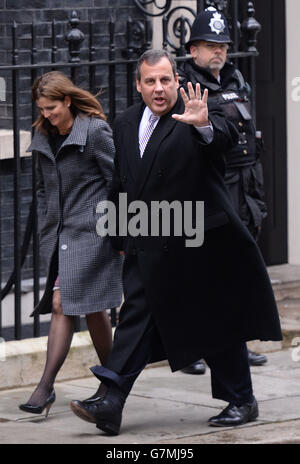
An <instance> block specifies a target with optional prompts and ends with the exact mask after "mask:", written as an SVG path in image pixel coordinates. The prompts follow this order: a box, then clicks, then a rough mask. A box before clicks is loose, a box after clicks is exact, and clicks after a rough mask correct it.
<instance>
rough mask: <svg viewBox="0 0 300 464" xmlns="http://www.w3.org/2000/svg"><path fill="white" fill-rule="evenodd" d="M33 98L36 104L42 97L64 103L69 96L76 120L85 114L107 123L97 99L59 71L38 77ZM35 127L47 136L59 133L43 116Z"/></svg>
mask: <svg viewBox="0 0 300 464" xmlns="http://www.w3.org/2000/svg"><path fill="white" fill-rule="evenodd" d="M31 96H32V99H33V101H35V102H36V101H37V100H38V99H39V98H41V97H45V98H49V99H50V100H60V101H64V99H65V97H66V96H69V97H70V98H71V105H70V111H71V113H72V114H73V116H74V118H75V117H76V116H77V115H78V114H85V115H88V116H92V117H96V118H100V119H103V120H104V121H106V116H105V114H104V112H103V109H102V106H101V104H100V103H99V101H98V100H97V98H96V97H94V96H93V95H92V94H91V93H90V92H88V91H87V90H83V89H81V88H80V87H77V86H76V85H74V84H73V82H72V81H71V80H70V79H69V78H68V77H67V76H65V75H64V74H63V73H61V72H59V71H51V72H48V73H46V74H43V75H42V76H40V77H38V78H37V79H36V80H35V82H34V84H33V86H32V89H31ZM33 126H34V127H36V129H37V130H38V131H40V132H42V133H43V134H45V135H48V134H56V133H57V128H56V127H54V126H52V125H51V124H50V122H49V121H48V119H46V118H44V116H43V115H42V114H41V115H40V116H39V117H38V118H37V120H36V121H35V122H34V124H33Z"/></svg>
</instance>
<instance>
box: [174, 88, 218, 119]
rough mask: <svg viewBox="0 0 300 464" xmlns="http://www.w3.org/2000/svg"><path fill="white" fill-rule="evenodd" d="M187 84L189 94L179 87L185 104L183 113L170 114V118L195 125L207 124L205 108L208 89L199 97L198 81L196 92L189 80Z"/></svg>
mask: <svg viewBox="0 0 300 464" xmlns="http://www.w3.org/2000/svg"><path fill="white" fill-rule="evenodd" d="M187 86H188V92H189V96H187V94H186V92H185V90H184V89H183V88H182V87H181V88H180V93H181V96H182V99H183V101H184V104H185V111H184V113H183V114H172V118H174V119H176V121H180V122H184V123H186V124H192V125H193V126H197V127H201V126H208V125H209V124H210V122H209V120H208V110H207V97H208V90H207V89H205V90H204V93H203V97H201V88H200V84H199V83H197V84H196V92H195V91H194V89H193V85H192V83H191V82H188V84H187Z"/></svg>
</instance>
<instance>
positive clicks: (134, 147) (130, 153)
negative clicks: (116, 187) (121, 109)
mask: <svg viewBox="0 0 300 464" xmlns="http://www.w3.org/2000/svg"><path fill="white" fill-rule="evenodd" d="M132 109H133V113H132V115H130V116H131V118H130V120H128V121H126V131H128V134H126V141H127V143H128V146H127V147H124V148H125V150H124V151H125V153H126V158H127V162H128V166H129V171H130V174H131V176H132V178H133V180H134V183H136V182H137V178H138V176H139V171H140V167H141V157H140V148H139V126H140V121H141V118H142V115H143V111H144V109H145V104H144V103H141V104H140V105H136V106H135V107H133V108H132Z"/></svg>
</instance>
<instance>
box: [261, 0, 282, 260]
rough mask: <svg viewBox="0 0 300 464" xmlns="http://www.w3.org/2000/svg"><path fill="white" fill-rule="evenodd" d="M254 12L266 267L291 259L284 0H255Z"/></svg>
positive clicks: (263, 248) (263, 247) (262, 243)
mask: <svg viewBox="0 0 300 464" xmlns="http://www.w3.org/2000/svg"><path fill="white" fill-rule="evenodd" d="M255 10H256V13H255V17H256V19H257V20H258V21H259V23H260V24H261V25H262V30H261V32H260V33H259V36H258V50H259V53H260V56H259V57H258V58H257V129H258V130H261V131H262V133H263V136H264V141H265V154H264V155H263V159H262V163H263V167H264V178H265V188H266V200H267V206H268V217H267V218H266V219H265V220H264V222H263V229H262V235H261V239H260V247H261V249H262V252H263V255H264V258H265V260H266V263H267V265H274V264H282V263H286V262H287V259H288V255H287V240H288V237H287V147H286V139H287V134H286V54H285V47H286V35H285V0H263V1H256V2H255Z"/></svg>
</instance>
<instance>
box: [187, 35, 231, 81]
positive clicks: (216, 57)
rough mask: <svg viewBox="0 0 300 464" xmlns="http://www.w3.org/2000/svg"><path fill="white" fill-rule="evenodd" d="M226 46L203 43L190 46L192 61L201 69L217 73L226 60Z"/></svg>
mask: <svg viewBox="0 0 300 464" xmlns="http://www.w3.org/2000/svg"><path fill="white" fill-rule="evenodd" d="M227 50H228V44H226V43H225V44H224V43H220V44H219V43H215V42H205V41H204V40H203V41H201V42H199V43H198V44H197V45H191V48H190V51H191V55H192V57H193V60H194V61H195V63H196V64H197V65H198V66H201V68H209V69H210V70H211V71H212V72H215V73H217V74H218V73H219V72H220V71H221V69H222V68H223V66H224V64H225V62H226V58H227Z"/></svg>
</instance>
